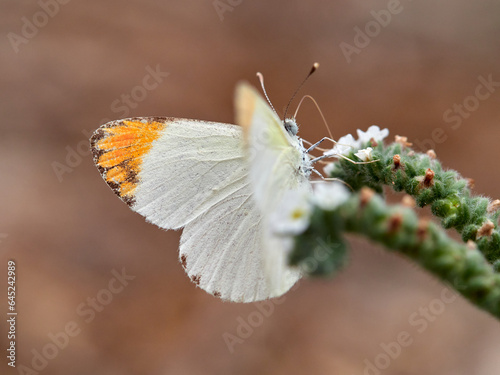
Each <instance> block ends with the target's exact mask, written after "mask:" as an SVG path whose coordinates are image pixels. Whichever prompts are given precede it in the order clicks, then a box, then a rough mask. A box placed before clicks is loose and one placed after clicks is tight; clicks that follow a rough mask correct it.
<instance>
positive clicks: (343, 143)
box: [325, 134, 360, 156]
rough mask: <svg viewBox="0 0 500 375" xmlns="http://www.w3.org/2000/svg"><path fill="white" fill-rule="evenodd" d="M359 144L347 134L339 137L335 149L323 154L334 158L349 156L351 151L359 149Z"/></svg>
mask: <svg viewBox="0 0 500 375" xmlns="http://www.w3.org/2000/svg"><path fill="white" fill-rule="evenodd" d="M359 146H360V145H359V142H358V141H356V140H355V139H354V137H353V136H352V135H351V134H347V135H345V136H343V137H341V138H340V139H339V140H338V141H337V144H336V145H335V147H334V148H333V149H331V150H329V151H326V152H325V155H327V156H335V155H344V156H345V155H349V153H350V152H351V151H353V150H357V149H358V148H359Z"/></svg>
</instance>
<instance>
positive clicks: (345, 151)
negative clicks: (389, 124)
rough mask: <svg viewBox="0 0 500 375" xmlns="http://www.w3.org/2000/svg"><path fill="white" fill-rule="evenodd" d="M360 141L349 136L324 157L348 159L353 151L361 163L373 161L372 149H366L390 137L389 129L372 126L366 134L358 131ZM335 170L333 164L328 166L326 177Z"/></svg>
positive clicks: (325, 170) (325, 169) (342, 138)
mask: <svg viewBox="0 0 500 375" xmlns="http://www.w3.org/2000/svg"><path fill="white" fill-rule="evenodd" d="M357 133H358V139H355V138H354V137H353V136H352V135H351V134H347V135H345V136H343V137H341V138H339V140H338V141H337V143H336V145H335V147H333V148H332V149H331V150H328V151H325V153H324V155H325V156H327V157H347V156H348V155H349V154H351V153H352V152H353V151H357V152H356V153H354V155H355V156H356V157H358V158H359V159H360V160H361V161H363V162H366V161H370V160H372V159H373V158H372V151H373V149H372V148H371V147H367V148H363V147H365V146H366V145H367V144H368V143H369V142H373V141H374V142H382V141H383V140H384V138H386V137H387V136H388V135H389V129H380V128H379V127H378V126H377V125H372V126H370V127H369V128H368V130H367V131H366V132H364V131H362V130H359V129H358V130H357ZM332 169H333V163H330V164H328V165H327V166H326V167H325V168H324V172H325V173H326V175H327V176H328V175H330V173H331V171H332Z"/></svg>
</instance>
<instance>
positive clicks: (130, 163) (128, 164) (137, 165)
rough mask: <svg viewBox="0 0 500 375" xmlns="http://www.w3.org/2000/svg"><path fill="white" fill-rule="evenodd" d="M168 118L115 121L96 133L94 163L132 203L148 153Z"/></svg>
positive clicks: (92, 144) (93, 146)
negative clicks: (143, 162) (144, 159)
mask: <svg viewBox="0 0 500 375" xmlns="http://www.w3.org/2000/svg"><path fill="white" fill-rule="evenodd" d="M167 120H168V119H167V118H164V117H142V118H130V119H126V120H119V121H112V122H109V123H107V124H104V125H102V126H101V127H100V128H99V129H97V130H96V132H95V133H94V134H93V135H92V138H91V139H90V147H91V150H92V154H93V157H94V163H95V165H96V167H97V168H98V169H99V172H100V173H101V175H102V177H103V178H104V180H105V181H106V182H107V183H108V185H109V186H110V187H111V189H113V191H114V192H115V194H116V195H118V196H119V197H120V199H122V200H123V201H124V202H125V203H127V204H128V205H129V206H132V205H133V204H134V193H135V189H136V188H137V184H138V183H139V180H138V177H137V176H138V174H139V172H140V171H141V166H142V161H143V158H144V156H145V155H146V154H147V153H148V152H149V150H150V149H151V146H152V144H153V141H155V140H156V139H158V137H159V136H160V134H161V131H162V130H163V129H165V127H166V126H167Z"/></svg>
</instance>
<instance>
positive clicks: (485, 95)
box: [413, 74, 500, 152]
mask: <svg viewBox="0 0 500 375" xmlns="http://www.w3.org/2000/svg"><path fill="white" fill-rule="evenodd" d="M477 80H478V82H479V83H478V84H477V85H476V87H475V89H474V93H473V94H472V93H471V95H468V96H466V97H465V98H463V99H462V100H461V101H460V102H459V103H454V104H453V105H452V106H450V107H449V108H448V109H446V110H445V111H444V113H443V121H444V122H445V123H446V124H447V127H448V128H449V129H451V130H458V129H459V128H460V127H461V126H462V125H463V123H464V121H465V120H467V119H468V118H470V117H471V116H472V114H473V113H474V112H476V111H477V110H479V108H480V107H481V103H482V102H485V101H486V100H488V99H490V98H491V97H493V96H494V95H495V92H496V91H497V90H498V89H499V88H500V81H495V80H494V79H493V75H492V74H488V77H487V78H485V77H484V76H483V75H480V76H479V77H478V78H477ZM448 133H449V130H448V129H447V128H445V127H437V128H434V129H433V130H432V132H431V136H430V137H429V138H426V139H422V140H420V139H415V140H414V142H413V143H414V145H415V146H414V148H415V150H417V151H420V152H425V151H426V150H434V149H436V145H439V144H442V143H444V142H446V140H447V139H448Z"/></svg>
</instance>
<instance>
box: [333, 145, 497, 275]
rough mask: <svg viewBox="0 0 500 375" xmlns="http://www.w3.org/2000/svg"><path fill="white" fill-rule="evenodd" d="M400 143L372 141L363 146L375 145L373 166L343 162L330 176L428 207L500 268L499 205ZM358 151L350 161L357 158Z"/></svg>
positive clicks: (430, 155) (430, 156) (432, 159)
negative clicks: (389, 190) (389, 191)
mask: <svg viewBox="0 0 500 375" xmlns="http://www.w3.org/2000/svg"><path fill="white" fill-rule="evenodd" d="M396 139H397V141H396V142H395V143H392V144H390V145H388V146H384V145H383V144H382V143H379V144H376V142H374V141H373V140H372V142H369V143H368V144H367V145H365V146H371V147H373V160H376V161H375V162H372V163H369V164H354V163H352V162H350V161H348V160H344V159H340V160H339V161H338V162H335V163H334V164H333V170H332V172H331V173H330V175H329V176H328V177H334V178H338V179H340V180H343V181H345V182H346V183H347V184H349V185H350V186H351V187H352V188H353V189H354V190H355V191H358V190H360V189H361V188H362V187H365V186H367V187H370V188H371V189H373V190H375V191H376V192H379V193H381V192H382V187H383V185H387V186H390V187H392V188H393V189H394V190H395V191H404V192H406V193H407V194H409V195H411V196H412V197H413V198H414V199H415V201H416V204H417V205H418V206H419V207H424V206H427V205H430V207H431V210H432V213H433V214H434V215H435V216H437V217H439V218H440V219H441V224H442V226H443V227H444V228H454V229H456V230H457V231H458V232H459V233H460V234H461V236H462V240H463V241H464V242H467V241H474V242H475V243H476V245H477V247H478V248H479V250H480V251H481V252H482V253H483V255H484V257H485V258H486V259H487V260H488V262H490V263H492V264H494V266H495V268H497V269H500V231H499V228H498V220H499V216H500V209H499V206H500V202H499V201H498V200H497V201H494V202H492V201H491V200H490V199H488V198H485V197H480V196H474V195H473V194H472V193H471V191H470V188H469V184H470V180H467V179H464V178H463V177H461V176H460V175H459V174H458V173H457V172H456V171H453V170H444V169H443V167H442V166H441V163H440V162H439V161H438V160H436V159H435V155H433V152H432V151H429V152H428V153H427V154H422V153H417V152H415V151H413V150H412V149H410V148H409V147H408V145H409V144H408V143H406V139H405V138H402V137H396ZM354 152H355V151H353V152H351V154H350V155H348V157H349V158H351V159H353V160H356V157H355V156H354Z"/></svg>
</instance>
